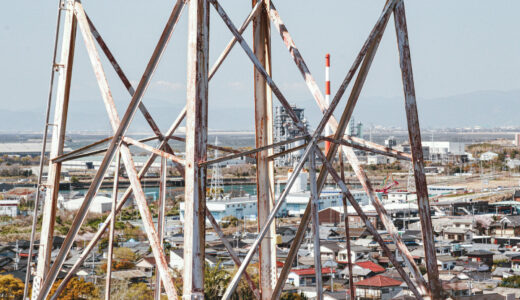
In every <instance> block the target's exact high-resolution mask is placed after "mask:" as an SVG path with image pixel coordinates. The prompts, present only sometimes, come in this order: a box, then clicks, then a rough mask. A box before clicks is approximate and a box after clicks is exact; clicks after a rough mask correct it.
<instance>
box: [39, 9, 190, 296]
mask: <svg viewBox="0 0 520 300" xmlns="http://www.w3.org/2000/svg"><path fill="white" fill-rule="evenodd" d="M184 5H185V2H184V1H183V0H178V2H177V4H176V5H175V7H174V9H173V10H172V13H171V15H170V18H169V19H168V22H167V23H166V26H165V29H164V31H163V33H162V34H161V37H160V39H159V42H158V43H157V46H156V48H155V49H154V52H153V54H152V57H151V58H150V61H149V63H148V65H147V67H146V69H145V71H144V73H143V76H142V78H141V80H140V82H139V85H138V87H137V89H136V92H135V94H134V95H133V96H132V100H131V101H130V104H129V105H128V108H127V110H126V112H125V114H124V116H123V118H122V121H121V125H120V126H119V127H118V128H117V130H116V132H115V134H114V138H113V139H112V141H111V143H110V146H109V147H108V149H107V153H106V154H105V156H104V158H103V161H102V162H101V165H100V167H99V170H98V172H97V173H96V175H95V177H94V178H93V180H92V183H91V185H90V187H89V190H88V191H87V194H86V196H85V201H84V202H83V204H82V206H81V207H80V209H79V210H78V214H77V215H76V217H75V218H74V221H73V223H72V225H71V228H70V230H69V233H68V234H67V236H66V237H65V240H64V242H63V245H62V247H61V249H60V252H59V253H58V256H57V257H56V259H55V261H54V264H53V265H52V267H51V269H50V270H49V272H48V276H47V278H46V279H45V281H44V283H43V284H42V287H41V292H40V294H39V295H38V299H44V298H45V297H47V294H48V293H49V291H50V289H51V285H52V283H53V282H54V281H55V280H56V276H57V275H58V272H59V270H60V269H61V266H62V265H63V262H64V261H65V259H66V256H67V254H68V252H69V251H70V248H71V247H72V244H73V242H74V237H75V236H76V234H77V232H78V231H79V229H80V227H81V224H82V223H83V220H84V218H85V216H86V213H87V211H88V207H89V206H90V203H91V202H92V200H93V198H94V195H95V193H96V192H97V191H98V190H99V187H100V186H101V182H102V180H103V177H104V175H105V172H106V171H107V169H108V167H109V164H110V162H111V161H112V159H113V158H114V155H115V153H116V151H117V149H118V148H119V146H120V143H121V137H122V136H123V135H124V134H125V132H126V130H127V129H128V127H129V125H130V122H131V120H132V118H133V116H134V115H135V112H136V110H137V108H138V106H139V103H140V102H141V100H142V97H143V95H144V92H145V90H146V88H147V87H148V84H149V83H150V80H151V76H152V74H153V73H154V71H155V69H156V67H157V65H158V63H159V60H160V58H161V56H162V54H163V53H164V49H165V48H166V45H167V44H168V41H169V40H170V37H171V34H172V33H173V29H174V28H175V25H176V24H177V21H178V20H179V17H180V14H181V12H182V8H183V7H184Z"/></svg>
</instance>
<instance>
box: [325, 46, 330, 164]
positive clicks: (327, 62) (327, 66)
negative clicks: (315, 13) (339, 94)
mask: <svg viewBox="0 0 520 300" xmlns="http://www.w3.org/2000/svg"><path fill="white" fill-rule="evenodd" d="M329 71H330V54H329V53H327V54H326V55H325V103H326V104H327V107H329V105H330V74H329ZM329 135H331V130H330V127H329V125H326V126H325V136H329ZM329 149H330V142H329V141H325V154H327V153H329Z"/></svg>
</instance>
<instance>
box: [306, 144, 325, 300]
mask: <svg viewBox="0 0 520 300" xmlns="http://www.w3.org/2000/svg"><path fill="white" fill-rule="evenodd" d="M314 152H315V151H312V153H311V154H310V155H309V183H310V186H311V199H310V204H311V214H312V236H313V244H314V270H315V273H316V275H315V276H316V299H317V300H323V277H322V273H321V251H320V218H319V215H318V202H319V200H320V195H319V193H318V187H317V186H316V153H314Z"/></svg>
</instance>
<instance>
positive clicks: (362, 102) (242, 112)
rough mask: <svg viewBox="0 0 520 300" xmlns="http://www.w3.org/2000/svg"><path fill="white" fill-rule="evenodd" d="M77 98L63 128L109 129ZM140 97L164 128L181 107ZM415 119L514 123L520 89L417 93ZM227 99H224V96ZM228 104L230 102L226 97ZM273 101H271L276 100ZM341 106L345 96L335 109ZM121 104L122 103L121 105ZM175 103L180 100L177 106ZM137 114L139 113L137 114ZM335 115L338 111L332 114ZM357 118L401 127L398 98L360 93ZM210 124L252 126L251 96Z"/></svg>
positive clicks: (428, 124)
mask: <svg viewBox="0 0 520 300" xmlns="http://www.w3.org/2000/svg"><path fill="white" fill-rule="evenodd" d="M98 101H99V100H96V105H93V104H92V103H90V102H88V101H80V102H76V103H72V104H71V105H70V114H69V115H70V116H71V117H70V118H69V123H68V129H70V130H75V131H77V130H85V129H88V130H92V131H107V132H108V131H110V126H109V123H108V119H107V117H106V113H105V111H104V108H103V105H102V104H101V102H100V101H99V102H98ZM146 101H147V102H145V103H146V104H147V105H148V106H149V107H150V110H151V112H152V115H153V116H154V118H155V119H156V120H157V122H158V123H159V125H160V126H161V128H163V129H164V130H165V129H166V128H167V127H168V126H169V125H170V123H171V122H172V121H173V119H174V118H175V117H176V116H177V114H178V112H179V111H180V109H181V108H182V107H175V106H173V105H172V104H171V103H169V102H166V101H163V100H156V99H150V100H146ZM417 101H418V107H419V118H420V124H421V127H423V128H455V127H474V126H481V127H483V128H493V127H500V126H519V125H520V120H519V118H518V116H519V112H520V90H512V91H507V92H501V91H481V92H473V93H468V94H462V95H455V96H449V97H443V98H434V99H423V98H420V97H419V98H418V100H417ZM226 102H227V101H226ZM227 103H229V102H227ZM275 103H276V102H275ZM297 103H298V105H300V106H302V107H304V108H305V114H306V117H307V119H308V120H309V121H310V122H311V127H314V125H315V124H317V122H318V121H319V118H320V112H319V110H318V109H317V106H316V104H315V103H314V100H313V99H310V98H309V99H306V100H303V101H298V102H297ZM344 105H345V100H343V101H342V103H341V104H340V106H339V107H338V111H339V110H340V109H342V108H343V107H344ZM120 106H121V105H120ZM177 106H179V105H177ZM122 112H123V110H122V109H121V110H120V113H122ZM138 114H139V113H138ZM337 115H339V114H337ZM354 117H355V119H356V121H361V122H363V123H364V124H365V128H367V126H369V125H370V124H373V125H382V126H386V127H390V126H397V127H403V128H404V127H406V118H405V110H404V99H403V98H397V97H396V98H375V97H370V98H367V97H365V98H363V97H362V98H360V99H359V101H358V105H357V107H356V109H355V111H354ZM209 118H210V119H209V122H210V128H212V129H218V130H233V131H235V130H251V129H253V128H254V111H253V101H252V100H251V101H250V102H239V103H237V104H236V105H231V106H229V105H226V104H223V105H210V117H209ZM0 120H1V123H0V131H1V132H19V131H41V130H42V128H43V120H44V111H43V109H42V110H41V111H39V110H37V109H31V108H20V109H19V110H15V111H14V110H0ZM131 130H132V131H145V130H147V125H146V123H145V121H144V119H143V118H142V117H141V116H138V117H136V119H135V122H134V124H133V125H132V127H131Z"/></svg>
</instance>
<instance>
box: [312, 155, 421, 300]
mask: <svg viewBox="0 0 520 300" xmlns="http://www.w3.org/2000/svg"><path fill="white" fill-rule="evenodd" d="M316 148H317V147H316ZM316 152H317V153H318V156H320V158H321V160H322V161H323V167H325V169H326V170H327V171H328V173H330V175H331V176H332V178H333V179H334V181H336V183H337V184H338V186H339V188H340V189H341V191H342V192H343V193H344V194H345V195H346V197H347V199H348V200H349V202H350V205H352V207H353V208H354V209H355V210H356V212H357V214H358V216H359V217H360V218H361V219H362V220H363V222H364V223H365V226H366V228H367V230H368V231H369V232H370V234H372V236H373V237H374V239H375V240H376V241H377V242H378V243H379V245H380V246H381V248H382V249H383V252H384V253H385V255H386V256H387V257H388V259H389V260H390V262H391V263H392V264H393V265H394V267H395V269H396V270H397V272H398V273H399V275H401V278H402V279H403V280H404V281H405V282H406V284H407V285H408V288H409V289H410V290H411V291H412V293H413V294H414V295H415V297H416V298H417V299H423V297H422V295H421V293H420V292H419V290H418V289H417V288H416V286H415V283H414V282H413V281H412V280H411V279H410V276H408V274H407V273H406V271H405V270H404V268H403V267H402V266H401V264H400V263H399V262H398V261H397V259H396V257H395V256H394V254H393V252H392V250H390V248H388V245H387V244H386V243H385V241H384V240H383V238H382V237H381V235H380V234H379V232H377V229H376V228H375V226H374V225H373V224H372V222H370V219H368V217H367V216H366V214H365V212H364V211H363V209H362V208H361V206H360V205H359V203H358V202H357V201H356V199H354V196H352V194H351V193H350V191H349V190H348V188H347V185H346V184H345V182H344V181H342V180H341V178H340V176H339V175H338V173H337V172H336V170H335V169H334V167H333V166H332V164H331V163H330V161H329V158H328V157H326V156H325V154H323V153H322V152H321V151H320V150H319V149H318V148H317V149H316Z"/></svg>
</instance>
